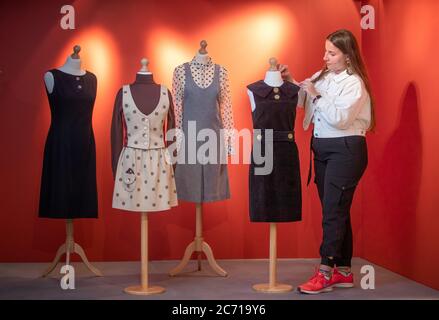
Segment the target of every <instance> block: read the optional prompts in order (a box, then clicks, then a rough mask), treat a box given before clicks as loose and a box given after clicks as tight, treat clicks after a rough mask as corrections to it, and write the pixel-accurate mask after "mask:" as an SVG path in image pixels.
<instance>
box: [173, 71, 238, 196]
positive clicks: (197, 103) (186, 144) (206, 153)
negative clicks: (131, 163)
mask: <svg viewBox="0 0 439 320" xmlns="http://www.w3.org/2000/svg"><path fill="white" fill-rule="evenodd" d="M184 69H185V88H184V101H183V123H182V129H183V133H184V138H183V143H182V145H181V148H180V150H179V152H178V158H177V165H176V169H175V181H176V184H177V195H178V199H179V200H183V201H189V202H195V203H202V202H211V201H219V200H225V199H229V198H230V190H229V178H228V173H227V164H226V150H225V147H224V144H223V143H222V142H223V141H224V139H223V137H224V136H223V133H222V132H221V131H220V130H221V129H222V128H223V125H222V122H221V116H220V109H219V93H220V81H219V66H218V65H215V75H214V78H213V81H212V83H211V85H209V86H208V87H207V88H200V87H199V86H198V85H197V84H196V83H195V81H194V79H193V78H192V75H191V70H190V66H189V64H188V63H185V64H184ZM189 121H191V124H190V123H189ZM192 121H193V122H192ZM194 124H195V126H194ZM190 127H195V130H193V132H194V133H196V134H197V135H196V136H194V135H193V134H192V135H190V136H189V133H190V131H189V128H190ZM202 129H211V130H212V132H214V133H215V137H214V138H216V139H214V141H211V140H209V138H203V139H201V141H197V139H196V137H197V136H198V134H199V133H200V130H202ZM191 130H192V129H191ZM199 139H200V138H199ZM204 139H205V140H204ZM215 140H216V142H215ZM213 142H215V143H213ZM212 143H213V144H212ZM190 145H192V146H194V147H195V148H193V151H196V152H197V154H198V157H197V154H194V152H190V151H191V150H190ZM207 145H211V146H215V147H214V148H215V150H214V151H216V155H215V154H214V153H210V152H211V151H213V147H212V148H211V149H209V148H207ZM200 147H201V148H202V149H201V150H200Z"/></svg>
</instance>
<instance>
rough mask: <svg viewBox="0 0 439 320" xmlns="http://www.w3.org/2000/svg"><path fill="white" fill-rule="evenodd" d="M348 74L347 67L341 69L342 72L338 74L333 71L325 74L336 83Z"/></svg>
mask: <svg viewBox="0 0 439 320" xmlns="http://www.w3.org/2000/svg"><path fill="white" fill-rule="evenodd" d="M349 76H350V75H349V74H348V71H347V69H345V70H343V71H342V72H340V73H338V74H337V73H334V72H329V73H328V75H327V77H328V80H329V79H332V80H334V81H335V82H337V83H340V82H341V81H343V80H344V79H346V78H347V77H349Z"/></svg>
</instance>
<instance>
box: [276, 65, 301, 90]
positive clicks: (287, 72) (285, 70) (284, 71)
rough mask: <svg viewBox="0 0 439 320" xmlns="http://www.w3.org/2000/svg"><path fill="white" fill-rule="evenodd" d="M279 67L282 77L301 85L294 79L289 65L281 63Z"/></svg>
mask: <svg viewBox="0 0 439 320" xmlns="http://www.w3.org/2000/svg"><path fill="white" fill-rule="evenodd" d="M277 69H278V70H279V71H280V74H281V75H282V79H284V80H286V81H289V82H292V83H294V84H296V85H299V83H298V82H297V81H296V80H294V78H293V76H292V75H291V74H290V70H289V69H288V66H287V65H286V64H279V65H278V67H277Z"/></svg>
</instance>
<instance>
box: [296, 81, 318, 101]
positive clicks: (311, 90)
mask: <svg viewBox="0 0 439 320" xmlns="http://www.w3.org/2000/svg"><path fill="white" fill-rule="evenodd" d="M300 87H301V88H303V90H305V91H306V93H308V94H309V95H310V96H311V97H315V96H318V95H319V93H318V91H317V90H316V87H315V86H314V83H312V82H311V80H305V81H303V82H302V83H301V84H300Z"/></svg>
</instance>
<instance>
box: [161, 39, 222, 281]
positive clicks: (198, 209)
mask: <svg viewBox="0 0 439 320" xmlns="http://www.w3.org/2000/svg"><path fill="white" fill-rule="evenodd" d="M206 47H207V41H206V40H202V41H201V42H200V49H199V50H198V51H197V53H196V55H195V57H194V60H195V62H197V63H199V64H202V65H207V63H208V62H209V61H210V57H209V55H208V52H207V50H206ZM177 170H178V167H177ZM176 175H177V173H176ZM195 216H196V224H195V238H194V241H192V242H191V243H190V244H189V245H188V246H187V247H186V250H185V253H184V256H183V258H182V260H181V262H180V264H179V265H178V266H176V267H175V268H174V269H172V270H171V271H170V273H169V274H170V275H171V276H175V275H177V274H178V273H180V272H181V271H182V270H183V269H184V267H185V266H186V265H187V264H188V262H189V260H190V258H191V256H192V254H193V253H194V252H195V253H196V254H197V260H198V269H197V270H198V271H201V258H202V253H204V254H205V255H206V258H207V261H208V263H209V265H210V267H211V268H212V269H213V271H214V272H215V273H217V274H218V275H220V276H222V277H225V276H227V272H226V271H225V270H224V269H222V268H221V267H220V266H219V265H218V263H217V262H216V260H215V258H214V255H213V251H212V248H211V247H210V246H209V244H208V243H207V242H206V241H204V239H203V208H202V202H195Z"/></svg>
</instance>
